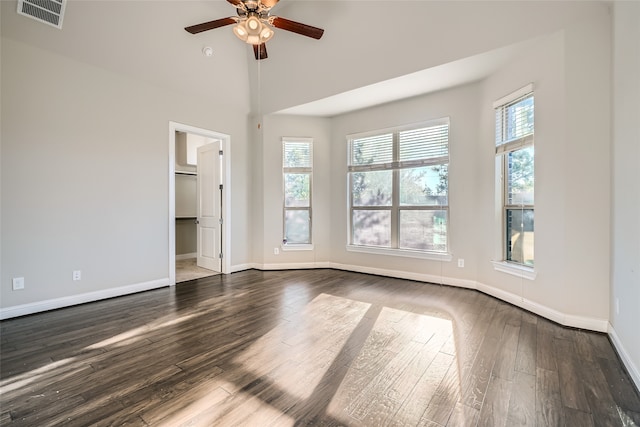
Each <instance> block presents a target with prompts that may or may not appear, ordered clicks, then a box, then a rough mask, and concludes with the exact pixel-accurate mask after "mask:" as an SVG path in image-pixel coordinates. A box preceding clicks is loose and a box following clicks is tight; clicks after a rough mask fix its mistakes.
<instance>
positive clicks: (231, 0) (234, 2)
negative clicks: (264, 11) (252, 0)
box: [227, 0, 242, 7]
mask: <svg viewBox="0 0 640 427" xmlns="http://www.w3.org/2000/svg"><path fill="white" fill-rule="evenodd" d="M227 1H228V2H229V3H231V4H232V5H234V6H235V7H238V6H240V5H241V4H242V1H240V0H227Z"/></svg>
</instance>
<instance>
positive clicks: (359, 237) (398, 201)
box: [349, 119, 449, 252]
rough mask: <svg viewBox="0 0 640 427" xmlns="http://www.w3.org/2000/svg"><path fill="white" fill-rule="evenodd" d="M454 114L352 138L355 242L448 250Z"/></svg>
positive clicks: (351, 197) (352, 228)
mask: <svg viewBox="0 0 640 427" xmlns="http://www.w3.org/2000/svg"><path fill="white" fill-rule="evenodd" d="M448 165H449V119H441V120H437V121H433V122H429V123H423V124H421V125H419V126H413V127H409V128H398V129H393V130H389V131H383V132H374V133H368V134H361V135H352V136H351V137H350V138H349V193H350V194H349V200H350V206H349V220H350V236H349V243H350V244H351V245H354V246H363V247H378V248H391V249H406V250H413V251H422V252H447V250H448V245H447V228H448V217H449V215H448V214H449V202H448Z"/></svg>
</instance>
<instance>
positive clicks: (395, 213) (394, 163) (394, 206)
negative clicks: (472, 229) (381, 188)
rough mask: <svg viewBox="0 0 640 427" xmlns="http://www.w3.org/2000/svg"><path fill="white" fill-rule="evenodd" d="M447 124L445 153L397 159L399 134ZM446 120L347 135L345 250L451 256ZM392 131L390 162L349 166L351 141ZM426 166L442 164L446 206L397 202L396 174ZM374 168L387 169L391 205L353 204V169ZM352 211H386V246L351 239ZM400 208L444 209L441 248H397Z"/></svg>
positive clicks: (414, 209)
mask: <svg viewBox="0 0 640 427" xmlns="http://www.w3.org/2000/svg"><path fill="white" fill-rule="evenodd" d="M442 125H446V126H447V154H446V156H439V157H433V158H427V157H425V158H422V159H420V160H417V161H400V133H401V132H405V131H411V130H419V129H423V128H431V127H436V126H442ZM450 126H451V125H450V119H449V117H444V118H439V119H435V120H430V121H426V122H420V123H414V124H410V125H405V126H397V127H393V128H386V129H379V130H375V131H369V132H363V133H357V134H351V135H347V216H348V218H347V245H346V249H347V251H350V252H360V253H371V254H384V255H392V256H403V257H411V258H422V259H434V260H446V261H450V260H451V259H452V255H451V252H450V242H449V240H450V239H449V234H450V233H449V230H450V228H451V224H450V220H449V218H450V215H449V193H450V192H449V187H450V186H449V182H448V177H449V166H450V163H451V159H450V156H449V148H448V147H449V143H450ZM387 134H392V137H391V138H392V159H391V161H390V162H384V163H379V164H373V165H352V164H351V162H352V159H353V141H354V140H356V139H363V138H367V137H375V136H381V137H382V136H383V135H387ZM429 166H446V167H447V204H446V205H436V204H433V205H429V204H420V205H418V204H416V205H401V203H400V181H401V179H400V174H401V171H402V170H409V169H413V168H418V167H429ZM374 171H391V180H392V182H391V204H390V205H388V206H380V205H375V206H356V205H354V194H353V191H352V190H353V177H354V173H357V172H374ZM355 211H388V212H390V223H391V224H390V230H389V233H390V240H389V246H373V245H361V244H355V243H353V242H354V240H353V239H354V234H355V233H354V231H355V230H354V224H353V216H354V212H355ZM403 211H444V212H445V220H446V230H447V233H446V242H445V250H444V251H435V250H424V249H411V248H401V247H400V227H401V223H400V215H401V213H402V212H403Z"/></svg>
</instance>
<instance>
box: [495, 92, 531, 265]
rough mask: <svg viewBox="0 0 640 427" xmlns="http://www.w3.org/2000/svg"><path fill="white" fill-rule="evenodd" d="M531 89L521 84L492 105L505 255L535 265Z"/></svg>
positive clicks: (515, 260)
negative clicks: (502, 212)
mask: <svg viewBox="0 0 640 427" xmlns="http://www.w3.org/2000/svg"><path fill="white" fill-rule="evenodd" d="M532 89H533V87H532V86H528V87H526V88H523V89H521V90H520V91H518V92H516V93H514V94H513V95H511V96H510V98H511V99H509V100H506V98H505V99H502V100H501V101H497V105H494V106H495V107H496V156H497V158H498V159H499V160H500V161H501V165H502V180H501V186H502V194H503V203H502V204H503V211H504V220H503V233H504V240H503V241H504V259H505V260H506V261H511V262H514V263H518V264H522V265H525V266H531V267H532V266H533V265H534V148H533V134H534V114H533V111H534V108H533V107H534V102H533V92H532ZM507 98H509V97H507ZM505 101H506V102H505Z"/></svg>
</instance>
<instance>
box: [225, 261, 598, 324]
mask: <svg viewBox="0 0 640 427" xmlns="http://www.w3.org/2000/svg"><path fill="white" fill-rule="evenodd" d="M238 267H240V268H238ZM236 268H238V269H236ZM313 268H332V269H336V270H344V271H351V272H355V273H365V274H373V275H376V276H387V277H393V278H396V279H406V280H414V281H417V282H425V283H432V284H442V285H447V286H455V287H458V288H466V289H474V290H477V291H479V292H482V293H484V294H487V295H490V296H492V297H494V298H498V299H499V300H501V301H504V302H507V303H509V304H513V305H515V306H517V307H520V308H522V309H524V310H527V311H530V312H532V313H535V314H537V315H539V316H542V317H544V318H546V319H549V320H551V321H553V322H556V323H558V324H560V325H562V326H567V327H570V328H578V329H586V330H590V331H594V332H603V333H607V332H608V331H609V329H610V328H609V320H608V319H600V318H596V317H587V316H578V315H574V314H568V313H563V312H561V311H558V310H556V309H553V308H551V307H548V306H546V305H544V304H540V303H539V302H536V301H532V300H529V299H527V298H524V297H522V296H520V295H517V294H514V293H511V292H507V291H504V290H502V289H499V288H496V287H494V286H491V285H488V284H486V283H482V282H478V281H476V280H469V279H460V278H456V277H448V276H440V275H435V274H424V273H413V272H407V271H400V270H389V269H384V268H376V267H366V266H360V265H353V264H341V263H335V262H309V263H278V264H260V263H253V264H244V265H242V266H235V267H234V270H233V271H234V272H237V271H242V270H247V269H256V270H265V271H267V270H300V269H313Z"/></svg>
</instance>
